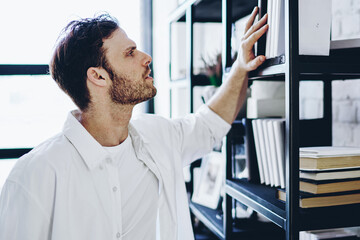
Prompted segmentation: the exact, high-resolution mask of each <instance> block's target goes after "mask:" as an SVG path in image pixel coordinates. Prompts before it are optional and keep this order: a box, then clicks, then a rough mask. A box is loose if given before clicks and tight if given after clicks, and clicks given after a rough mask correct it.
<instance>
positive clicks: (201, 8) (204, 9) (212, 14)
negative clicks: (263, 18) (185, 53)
mask: <svg viewBox="0 0 360 240" xmlns="http://www.w3.org/2000/svg"><path fill="white" fill-rule="evenodd" d="M257 3H258V0H238V1H233V5H232V16H233V21H236V20H238V19H240V18H242V17H245V16H247V15H249V14H250V13H251V11H252V10H253V8H254V7H255V6H257ZM191 5H193V6H194V19H193V21H194V22H219V23H220V22H221V21H222V15H221V14H222V13H221V8H222V2H221V0H202V1H200V0H187V1H185V2H184V3H183V4H181V5H180V6H179V7H178V8H177V9H176V10H175V11H174V12H172V13H171V14H170V18H169V20H170V21H179V22H184V21H185V11H186V9H187V8H188V7H190V6H191Z"/></svg>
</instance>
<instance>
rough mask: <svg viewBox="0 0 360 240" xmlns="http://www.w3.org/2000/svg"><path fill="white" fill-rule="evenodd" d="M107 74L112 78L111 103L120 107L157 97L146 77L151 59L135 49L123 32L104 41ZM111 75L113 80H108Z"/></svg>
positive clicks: (151, 83) (149, 79) (119, 30)
mask: <svg viewBox="0 0 360 240" xmlns="http://www.w3.org/2000/svg"><path fill="white" fill-rule="evenodd" d="M104 48H105V49H107V51H106V58H107V66H106V70H107V71H108V73H109V76H110V77H112V85H111V87H110V88H109V94H110V97H111V100H112V101H113V102H114V103H120V104H137V103H140V102H143V101H146V100H148V99H150V98H152V97H154V96H155V95H156V88H155V87H154V84H153V81H154V80H153V78H152V77H149V74H150V68H149V64H150V63H151V60H152V59H151V57H150V56H149V55H147V54H146V53H144V52H141V51H139V50H137V49H136V44H135V43H134V41H132V40H131V39H129V38H128V37H127V35H126V33H125V32H124V31H123V30H122V29H120V28H119V29H118V30H116V31H115V32H114V33H113V34H112V36H111V37H110V38H109V39H106V40H105V41H104ZM111 75H113V76H111Z"/></svg>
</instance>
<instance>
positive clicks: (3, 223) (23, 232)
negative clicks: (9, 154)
mask: <svg viewBox="0 0 360 240" xmlns="http://www.w3.org/2000/svg"><path fill="white" fill-rule="evenodd" d="M50 222H51V221H50V217H49V216H47V215H46V213H45V211H44V209H42V207H41V206H40V204H39V203H38V202H37V201H36V200H35V198H33V197H32V196H31V194H30V193H29V192H27V191H26V189H24V188H23V187H22V186H20V185H19V184H18V183H16V182H13V181H9V180H8V181H7V182H6V183H5V185H4V187H3V189H2V193H1V195H0V239H6V240H33V239H41V240H46V239H50V234H51V231H50V228H51V227H50V225H51V224H50Z"/></svg>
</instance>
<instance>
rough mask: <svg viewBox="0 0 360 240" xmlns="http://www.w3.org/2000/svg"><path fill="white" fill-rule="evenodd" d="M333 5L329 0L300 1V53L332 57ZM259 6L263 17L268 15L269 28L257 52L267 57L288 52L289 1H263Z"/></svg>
mask: <svg viewBox="0 0 360 240" xmlns="http://www.w3.org/2000/svg"><path fill="white" fill-rule="evenodd" d="M331 4H332V3H331V1H329V0H299V54H300V55H322V56H329V54H330V42H331V41H330V30H331ZM259 8H260V12H259V18H261V17H262V16H264V15H265V14H266V13H267V14H268V20H267V23H268V25H269V28H268V31H267V33H266V36H265V37H263V38H260V40H259V43H258V46H257V55H265V56H266V57H267V58H276V57H279V56H282V55H284V54H285V0H259ZM319 9H321V11H319ZM279 63H284V62H283V61H282V60H281V61H280V62H279Z"/></svg>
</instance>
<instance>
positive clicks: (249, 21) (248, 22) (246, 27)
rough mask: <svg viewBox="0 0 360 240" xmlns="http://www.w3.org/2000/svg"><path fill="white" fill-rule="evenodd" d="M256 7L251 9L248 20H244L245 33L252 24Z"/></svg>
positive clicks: (256, 10)
mask: <svg viewBox="0 0 360 240" xmlns="http://www.w3.org/2000/svg"><path fill="white" fill-rule="evenodd" d="M258 9H259V8H258V7H254V10H253V11H252V13H251V16H250V18H249V20H248V21H247V22H246V25H245V32H244V34H245V33H247V31H248V30H249V29H250V27H251V26H252V25H253V23H254V21H255V17H256V14H257V12H258Z"/></svg>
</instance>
